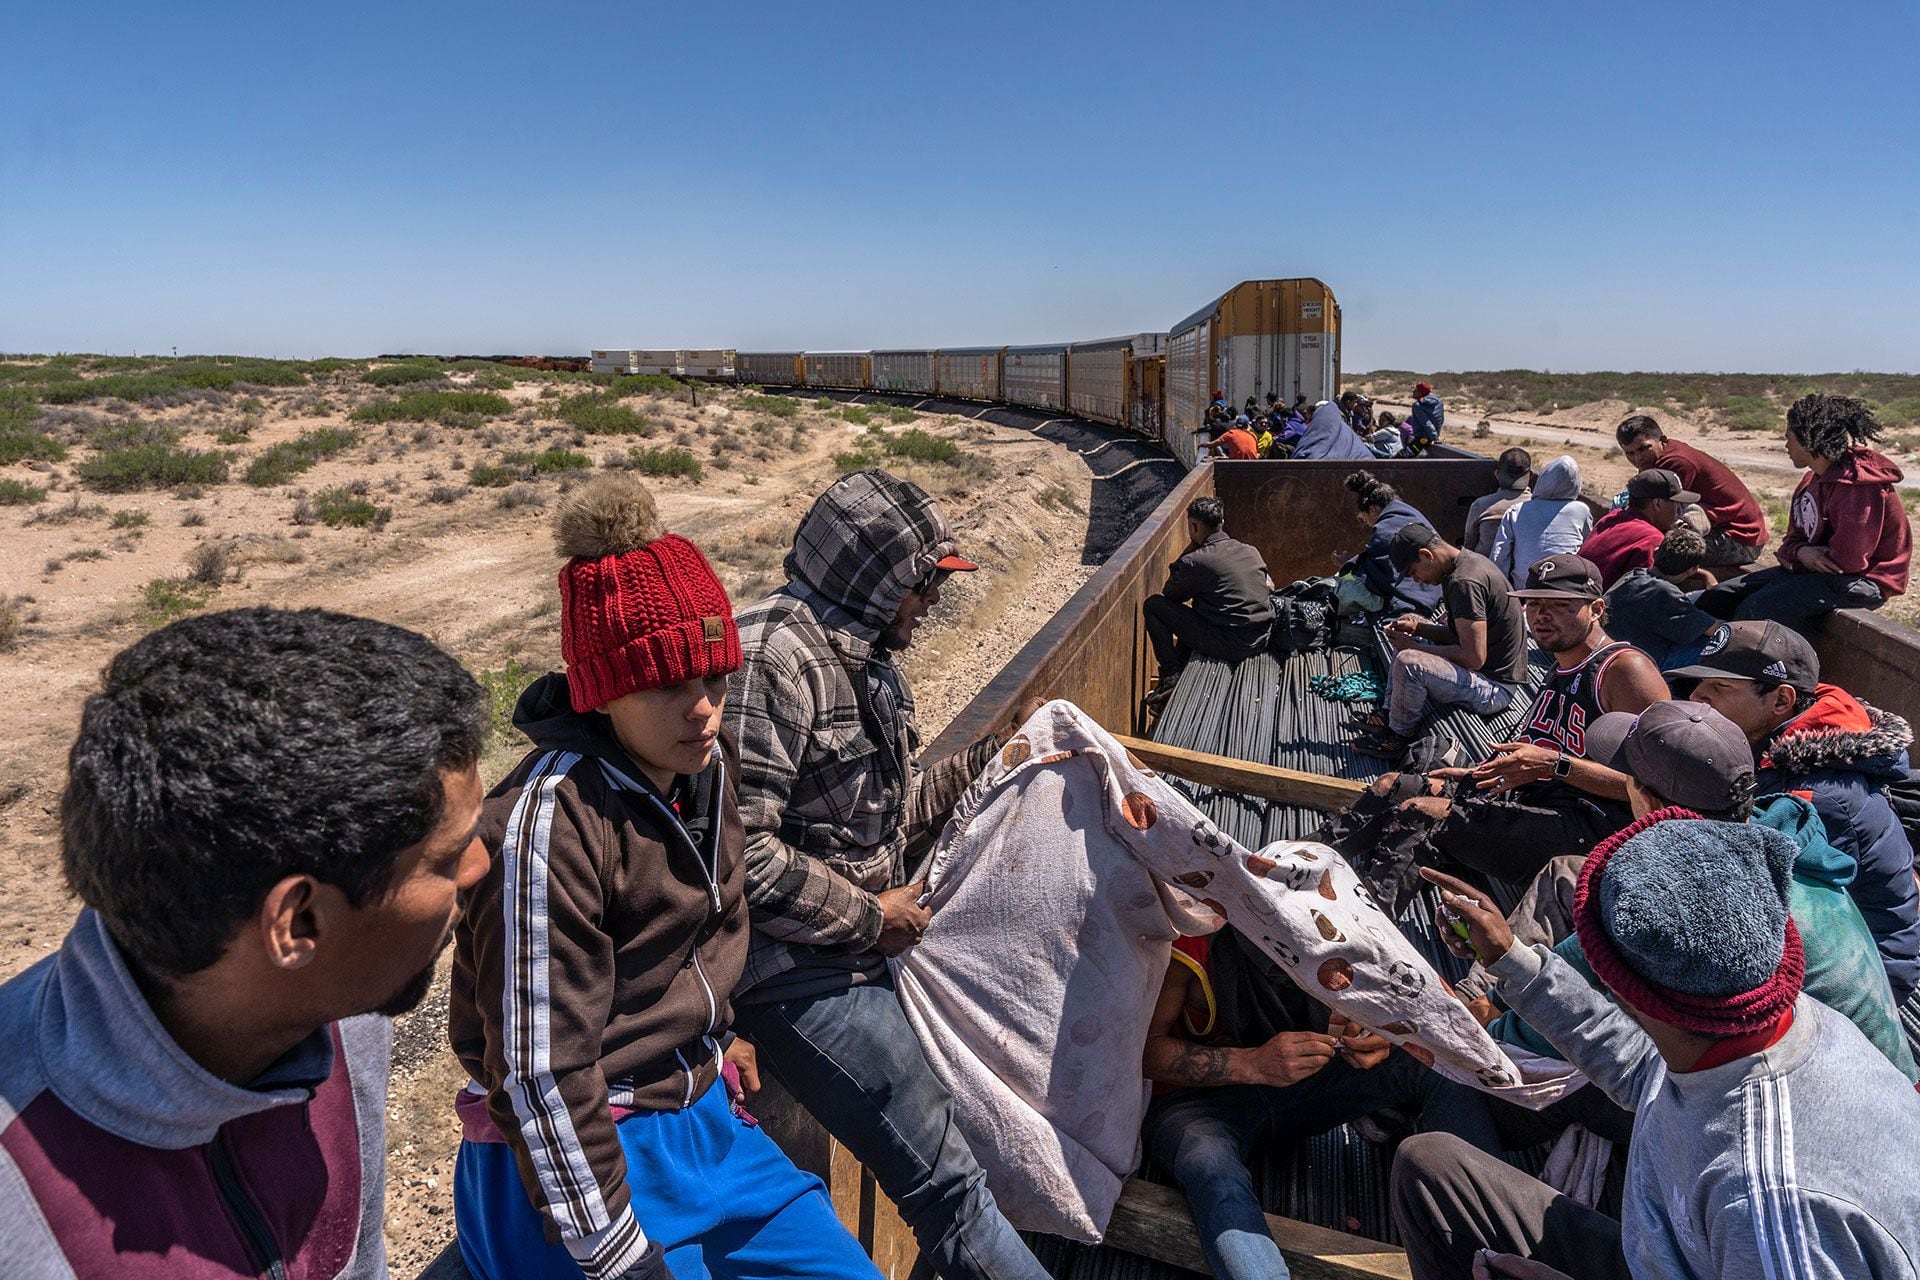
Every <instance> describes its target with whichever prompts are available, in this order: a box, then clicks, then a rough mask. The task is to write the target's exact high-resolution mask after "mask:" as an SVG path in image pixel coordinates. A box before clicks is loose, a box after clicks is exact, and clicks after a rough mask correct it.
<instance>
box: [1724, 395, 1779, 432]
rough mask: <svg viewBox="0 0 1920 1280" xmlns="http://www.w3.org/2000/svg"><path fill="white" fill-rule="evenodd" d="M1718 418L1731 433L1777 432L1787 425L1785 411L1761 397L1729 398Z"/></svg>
mask: <svg viewBox="0 0 1920 1280" xmlns="http://www.w3.org/2000/svg"><path fill="white" fill-rule="evenodd" d="M1720 416H1721V418H1722V419H1723V420H1724V421H1725V422H1726V424H1727V427H1728V429H1729V430H1733V431H1779V430H1781V429H1782V428H1783V427H1785V426H1786V425H1787V412H1786V410H1785V409H1783V408H1781V407H1780V406H1778V405H1775V404H1773V403H1772V402H1770V401H1768V400H1766V399H1765V398H1763V397H1761V396H1730V397H1728V399H1727V401H1726V403H1725V404H1723V405H1722V406H1721V408H1720Z"/></svg>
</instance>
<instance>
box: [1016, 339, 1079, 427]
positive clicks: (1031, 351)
mask: <svg viewBox="0 0 1920 1280" xmlns="http://www.w3.org/2000/svg"><path fill="white" fill-rule="evenodd" d="M1000 398H1001V399H1003V400H1005V401H1006V402H1007V403H1008V404H1018V405H1025V406H1026V407H1027V408H1030V409H1052V410H1055V411H1058V412H1065V411H1066V407H1067V347H1066V344H1065V343H1060V344H1058V345H1057V346H1035V347H1008V348H1007V349H1006V351H1005V352H1004V353H1003V354H1002V355H1001V357H1000Z"/></svg>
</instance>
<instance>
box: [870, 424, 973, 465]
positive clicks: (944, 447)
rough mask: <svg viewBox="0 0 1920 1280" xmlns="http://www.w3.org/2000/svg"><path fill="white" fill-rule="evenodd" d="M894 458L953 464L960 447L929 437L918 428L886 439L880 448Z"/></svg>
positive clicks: (936, 437) (950, 442) (943, 439)
mask: <svg viewBox="0 0 1920 1280" xmlns="http://www.w3.org/2000/svg"><path fill="white" fill-rule="evenodd" d="M882 447H884V448H885V449H886V451H887V452H888V453H889V454H890V455H892V456H893V457H896V458H911V459H913V460H914V461H915V462H953V461H955V460H956V459H958V458H959V457H960V446H959V445H957V444H955V443H954V442H953V441H951V440H948V439H946V438H945V437H943V436H936V435H929V434H927V433H926V432H925V431H922V430H921V429H920V428H918V427H914V428H911V429H910V430H907V431H902V432H901V433H900V434H899V435H897V436H888V437H886V440H885V443H884V445H883V446H882Z"/></svg>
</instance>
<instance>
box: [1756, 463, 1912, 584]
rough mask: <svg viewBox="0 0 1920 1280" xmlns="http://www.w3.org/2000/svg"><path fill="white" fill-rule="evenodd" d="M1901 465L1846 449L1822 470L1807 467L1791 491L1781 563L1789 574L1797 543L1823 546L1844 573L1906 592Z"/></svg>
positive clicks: (1796, 565) (1908, 549)
mask: <svg viewBox="0 0 1920 1280" xmlns="http://www.w3.org/2000/svg"><path fill="white" fill-rule="evenodd" d="M1899 483H1900V468H1899V467H1898V466H1897V465H1896V464H1895V463H1894V461H1893V459H1891V458H1889V457H1887V456H1886V455H1885V454H1882V453H1876V452H1874V451H1873V450H1872V449H1850V450H1848V451H1847V453H1846V454H1845V456H1843V457H1841V458H1838V459H1836V460H1835V462H1834V464H1833V465H1832V466H1830V467H1828V468H1827V470H1826V472H1825V474H1820V473H1818V472H1814V471H1808V472H1807V473H1806V474H1805V475H1804V476H1801V477H1800V487H1799V488H1797V489H1795V490H1794V491H1793V506H1792V510H1791V511H1790V512H1789V514H1788V519H1787V536H1786V537H1784V538H1782V539H1781V540H1780V559H1781V562H1782V563H1783V564H1784V565H1785V566H1786V567H1787V568H1788V569H1789V570H1790V571H1792V572H1795V573H1800V572H1804V571H1805V570H1804V569H1803V567H1802V566H1801V564H1800V560H1799V553H1800V548H1802V547H1809V546H1811V547H1825V548H1826V551H1827V555H1828V556H1829V557H1831V558H1832V560H1833V562H1834V563H1835V564H1837V565H1839V566H1840V568H1841V570H1842V571H1843V572H1846V573H1858V574H1864V575H1865V576H1866V577H1867V578H1868V580H1870V581H1872V582H1874V583H1875V584H1877V585H1878V586H1879V587H1880V590H1881V591H1882V592H1884V593H1885V594H1887V595H1890V596H1897V595H1904V594H1906V590H1907V561H1908V560H1909V559H1910V558H1911V557H1912V555H1913V532H1912V530H1911V529H1910V528H1909V527H1908V525H1907V509H1906V508H1905V507H1904V506H1902V505H1901V503H1900V491H1899V489H1898V488H1896V487H1895V486H1897V485H1898V484H1899Z"/></svg>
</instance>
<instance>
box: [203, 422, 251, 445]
mask: <svg viewBox="0 0 1920 1280" xmlns="http://www.w3.org/2000/svg"><path fill="white" fill-rule="evenodd" d="M213 438H214V441H215V442H216V443H218V444H245V443H246V442H247V441H249V440H251V439H253V428H252V427H251V426H239V427H222V428H220V430H218V431H216V432H214V433H213Z"/></svg>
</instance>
